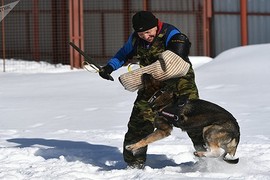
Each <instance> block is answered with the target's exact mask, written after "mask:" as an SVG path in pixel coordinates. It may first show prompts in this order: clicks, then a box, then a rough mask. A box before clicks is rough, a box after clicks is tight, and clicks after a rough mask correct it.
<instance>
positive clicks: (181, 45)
mask: <svg viewBox="0 0 270 180" xmlns="http://www.w3.org/2000/svg"><path fill="white" fill-rule="evenodd" d="M190 47H191V43H190V41H189V39H188V37H187V36H186V35H185V34H183V33H181V34H180V33H178V34H175V35H174V36H173V37H172V38H171V39H170V40H169V42H168V46H167V50H170V51H172V52H174V53H175V54H177V55H179V56H180V57H181V58H183V59H184V60H185V61H187V62H189V60H188V55H189V50H190Z"/></svg>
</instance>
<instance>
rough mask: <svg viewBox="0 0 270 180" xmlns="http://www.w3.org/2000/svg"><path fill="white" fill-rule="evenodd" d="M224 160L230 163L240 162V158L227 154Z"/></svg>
mask: <svg viewBox="0 0 270 180" xmlns="http://www.w3.org/2000/svg"><path fill="white" fill-rule="evenodd" d="M223 160H224V161H225V162H227V163H230V164H237V163H238V162H239V158H236V159H234V158H228V157H227V156H224V157H223Z"/></svg>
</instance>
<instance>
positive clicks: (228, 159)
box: [223, 138, 239, 164]
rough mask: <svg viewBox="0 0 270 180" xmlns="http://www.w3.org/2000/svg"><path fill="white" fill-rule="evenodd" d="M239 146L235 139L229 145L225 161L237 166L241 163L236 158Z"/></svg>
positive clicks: (224, 157)
mask: <svg viewBox="0 0 270 180" xmlns="http://www.w3.org/2000/svg"><path fill="white" fill-rule="evenodd" d="M237 146H238V140H237V139H235V138H234V139H233V140H232V141H231V142H230V143H229V144H227V146H226V154H224V156H223V160H224V161H226V162H228V163H230V164H237V163H238V162H239V158H235V157H234V155H235V153H236V148H237ZM227 153H228V154H227Z"/></svg>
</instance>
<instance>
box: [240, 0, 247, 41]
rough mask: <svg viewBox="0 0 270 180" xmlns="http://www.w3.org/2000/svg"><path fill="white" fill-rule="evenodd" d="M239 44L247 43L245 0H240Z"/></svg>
mask: <svg viewBox="0 0 270 180" xmlns="http://www.w3.org/2000/svg"><path fill="white" fill-rule="evenodd" d="M240 11H241V45H242V46H245V45H247V44H248V26H247V0H241V5H240Z"/></svg>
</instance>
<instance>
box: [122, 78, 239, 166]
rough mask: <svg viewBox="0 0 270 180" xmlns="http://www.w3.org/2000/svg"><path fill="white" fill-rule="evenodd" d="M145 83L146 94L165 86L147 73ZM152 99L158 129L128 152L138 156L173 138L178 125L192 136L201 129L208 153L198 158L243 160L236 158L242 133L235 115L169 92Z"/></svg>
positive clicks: (201, 154)
mask: <svg viewBox="0 0 270 180" xmlns="http://www.w3.org/2000/svg"><path fill="white" fill-rule="evenodd" d="M142 81H143V87H144V88H145V90H146V92H148V93H152V94H153V93H154V92H155V91H156V90H157V89H158V87H161V85H162V84H161V82H160V81H158V80H156V79H154V78H153V77H152V76H151V75H149V74H143V76H142ZM150 100H151V102H149V103H150V106H151V107H152V108H153V110H155V111H157V112H158V113H157V114H158V115H157V117H156V119H155V122H154V125H155V127H156V130H155V131H154V132H153V133H152V134H150V135H149V136H147V137H146V138H144V139H142V140H140V141H139V142H137V143H135V144H131V145H128V146H126V149H127V150H130V151H132V152H133V153H136V152H137V150H138V149H139V148H141V147H144V146H146V145H148V144H150V143H152V142H154V141H157V140H160V139H163V138H165V137H167V136H169V135H170V133H171V131H172V128H173V125H174V126H176V127H179V128H181V129H182V130H183V131H187V132H189V133H190V132H191V133H192V131H196V133H197V132H198V130H199V132H200V134H201V137H202V139H203V141H204V144H205V145H206V146H207V151H203V150H202V151H201V150H197V151H195V152H194V155H196V156H198V157H220V156H222V157H223V160H225V161H226V162H228V163H233V164H236V163H238V160H239V159H238V158H237V159H235V158H234V156H235V153H236V149H237V146H238V143H239V140H240V130H239V126H238V123H237V122H236V119H235V118H234V117H233V115H232V114H231V113H229V112H228V111H226V110H225V109H224V108H222V107H220V106H218V105H216V104H214V103H211V102H208V101H205V100H201V99H193V100H183V99H181V98H179V97H177V96H176V95H175V94H174V93H173V92H168V91H163V92H161V91H158V92H157V93H155V94H154V95H153V96H152V98H151V99H150ZM227 154H228V155H229V156H228V155H227Z"/></svg>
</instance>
